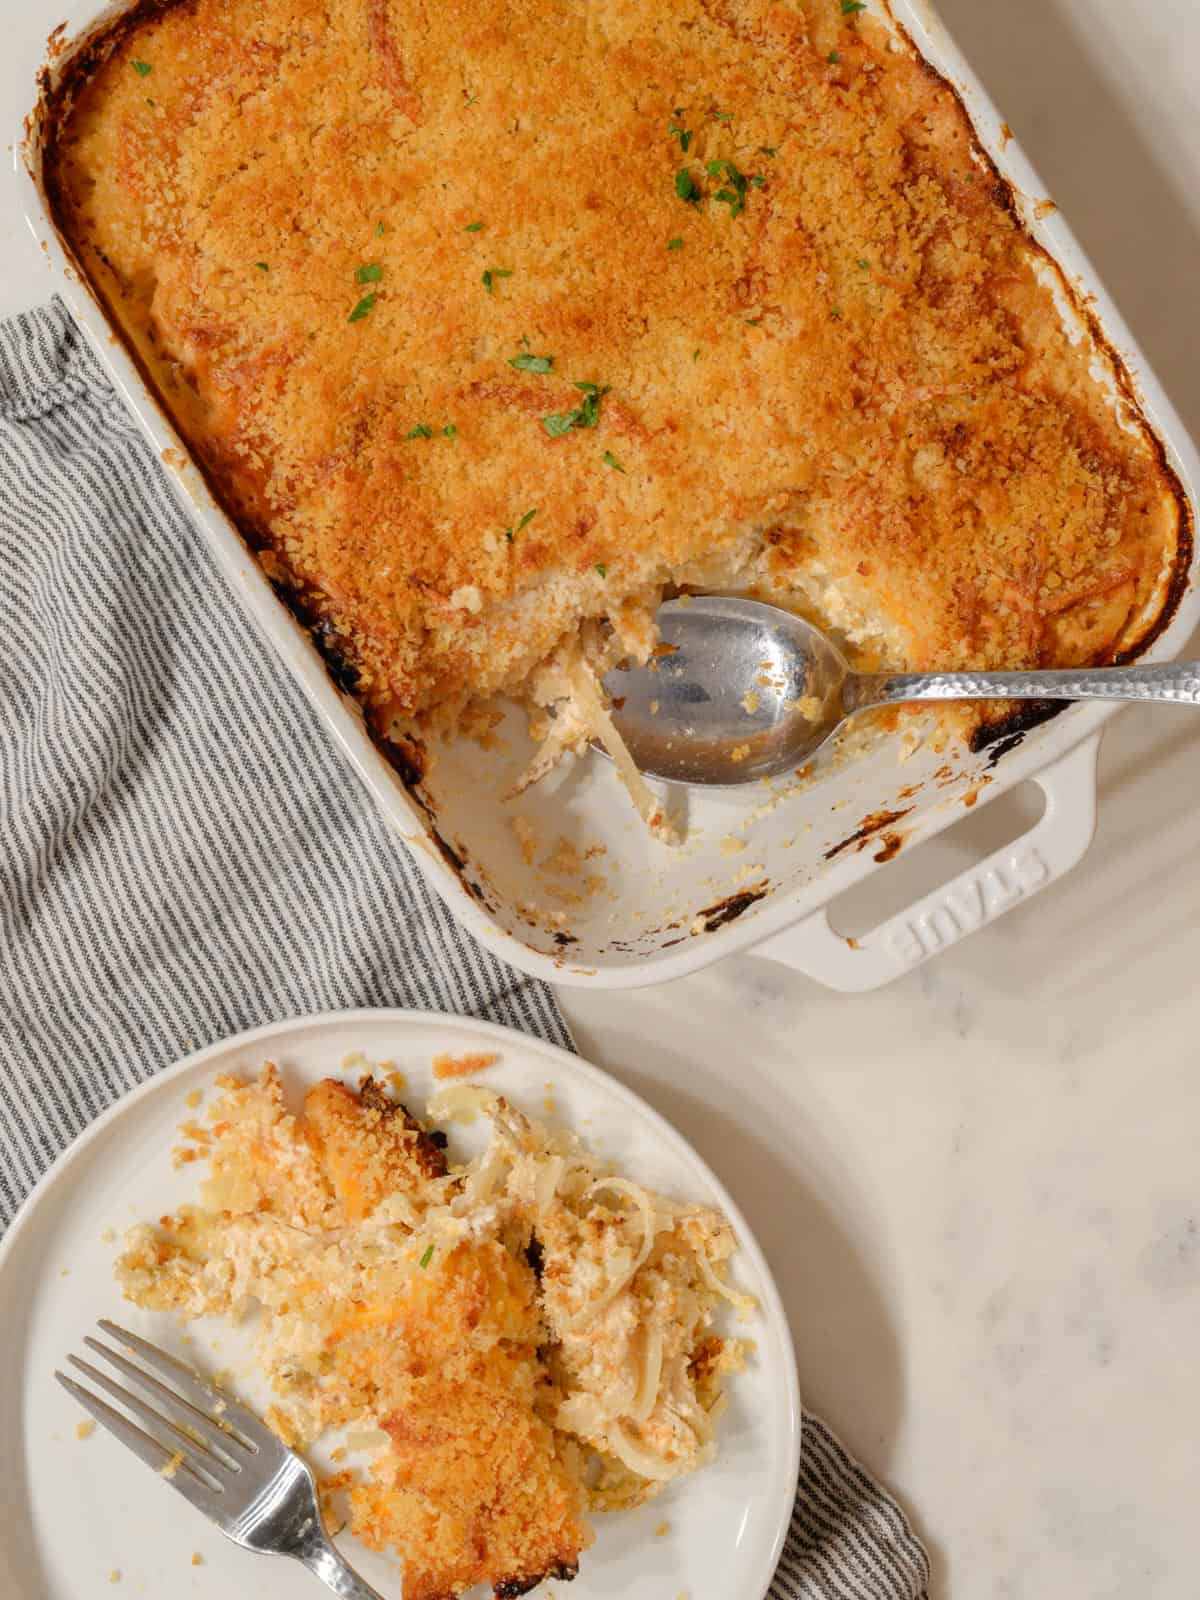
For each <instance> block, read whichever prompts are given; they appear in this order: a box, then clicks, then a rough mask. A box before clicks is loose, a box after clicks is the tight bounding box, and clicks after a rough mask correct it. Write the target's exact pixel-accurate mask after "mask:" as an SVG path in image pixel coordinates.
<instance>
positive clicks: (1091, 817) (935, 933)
mask: <svg viewBox="0 0 1200 1600" xmlns="http://www.w3.org/2000/svg"><path fill="white" fill-rule="evenodd" d="M1099 748H1100V735H1099V733H1095V734H1093V735H1091V737H1090V738H1087V739H1085V740H1083V742H1082V743H1081V744H1078V745H1076V746H1075V748H1074V749H1073V750H1068V751H1067V753H1066V755H1064V756H1060V757H1059V759H1058V760H1057V761H1055V762H1052V763H1051V765H1050V766H1048V767H1046V768H1045V769H1044V770H1043V771H1041V772H1036V773H1034V774H1033V776H1032V778H1031V780H1030V781H1031V782H1033V783H1036V784H1037V785H1038V786H1039V787H1040V788H1041V790H1042V793H1043V794H1044V796H1045V799H1046V809H1045V811H1043V813H1042V815H1041V816H1040V817H1039V818H1038V820H1037V822H1035V823H1034V825H1033V826H1032V827H1031V828H1030V829H1029V830H1028V831H1027V832H1026V833H1024V834H1022V835H1021V837H1020V838H1018V839H1014V840H1013V841H1012V842H1011V843H1010V844H1007V845H1005V846H1004V848H1003V849H1001V850H997V851H995V852H994V853H993V854H992V855H990V856H987V857H985V858H984V859H983V860H982V861H980V862H977V863H976V864H975V865H974V866H972V867H968V868H966V870H965V871H963V872H961V873H959V875H958V877H956V878H953V879H951V881H950V882H949V883H945V884H942V885H941V887H940V888H937V889H934V890H932V891H931V892H930V893H929V894H927V895H925V896H924V898H923V899H921V900H917V901H916V902H914V904H913V905H911V906H909V907H907V908H906V909H905V910H904V911H900V912H897V913H896V915H895V916H892V917H889V918H888V919H887V920H886V921H885V922H881V923H880V924H879V926H878V927H876V928H873V929H872V930H871V931H870V933H867V934H864V935H863V936H862V938H860V939H847V938H845V937H844V936H843V935H842V934H840V933H837V932H836V931H835V930H834V929H833V928H832V927H831V925H830V922H829V910H828V907H826V906H822V907H821V909H820V910H819V911H814V912H813V913H812V915H811V916H808V917H806V918H805V919H804V920H803V922H798V923H796V924H795V925H794V926H793V927H790V928H786V929H785V930H784V931H783V932H782V933H777V934H775V935H774V937H773V938H770V939H766V940H764V941H763V943H762V944H760V945H756V946H755V948H754V951H753V954H754V955H759V956H766V957H767V958H768V959H769V960H771V961H779V962H782V963H783V965H784V966H787V967H794V968H795V969H796V971H797V972H803V973H804V974H805V975H806V976H808V977H810V978H814V979H815V980H816V981H817V982H818V983H823V984H825V985H826V987H828V988H830V989H841V990H844V991H846V992H847V993H855V992H862V991H863V990H866V989H878V988H882V986H883V985H884V984H885V983H891V982H892V980H893V979H894V978H899V977H901V976H902V975H903V974H904V973H905V972H910V971H912V969H913V968H914V967H919V966H920V965H921V964H922V962H925V961H928V960H929V959H930V958H931V957H932V956H936V955H939V954H940V953H941V952H942V951H943V950H948V949H949V948H950V946H951V945H954V944H957V943H958V942H959V941H960V940H961V939H965V938H967V936H968V935H969V934H972V933H977V932H978V930H979V929H980V928H983V927H986V926H987V925H988V923H990V922H995V921H996V919H997V918H998V917H1002V916H1003V915H1004V913H1005V912H1006V911H1011V910H1012V908H1013V907H1014V906H1016V905H1020V904H1021V903H1022V902H1023V901H1026V900H1029V899H1031V898H1032V896H1033V895H1035V894H1039V893H1040V892H1041V891H1042V890H1043V889H1045V888H1047V887H1048V886H1049V885H1050V884H1052V883H1053V882H1054V881H1055V880H1056V879H1057V878H1061V877H1062V876H1063V874H1064V873H1067V872H1070V870H1071V868H1072V867H1074V866H1076V865H1077V864H1078V863H1079V862H1080V861H1081V860H1082V859H1083V856H1084V855H1085V853H1086V851H1087V848H1088V846H1089V845H1090V844H1091V842H1092V836H1093V834H1094V833H1095V831H1096V756H1097V753H1098V751H1099Z"/></svg>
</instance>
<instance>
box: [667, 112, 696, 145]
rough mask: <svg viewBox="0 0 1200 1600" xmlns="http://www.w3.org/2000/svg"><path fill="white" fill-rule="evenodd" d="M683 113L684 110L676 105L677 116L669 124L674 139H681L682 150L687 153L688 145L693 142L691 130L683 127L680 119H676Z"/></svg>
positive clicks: (669, 130)
mask: <svg viewBox="0 0 1200 1600" xmlns="http://www.w3.org/2000/svg"><path fill="white" fill-rule="evenodd" d="M682 115H683V112H682V111H681V110H680V109H679V107H678V106H676V108H675V116H674V117H672V118H671V121H670V123H669V124H668V132H669V133H670V135H671V137H672V139H678V140H679V148H680V151H681V152H682V153H683V154H684V155H687V153H688V146H689V145H690V144H691V142H692V135H691V133H690V132H689V130H688V129H687V128H685V127H683V126H682V125H681V124H680V123H679V122H678V121H676V118H678V117H682Z"/></svg>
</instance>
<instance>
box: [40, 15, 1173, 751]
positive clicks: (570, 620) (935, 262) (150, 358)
mask: <svg viewBox="0 0 1200 1600" xmlns="http://www.w3.org/2000/svg"><path fill="white" fill-rule="evenodd" d="M56 114H57V121H56V126H55V127H54V129H53V133H52V138H51V142H50V147H49V150H48V156H47V173H48V180H47V181H48V187H49V190H50V194H51V197H52V201H53V204H54V207H55V211H56V216H57V220H58V222H59V225H60V227H61V229H62V231H63V233H64V235H65V237H66V239H67V241H68V243H69V244H70V246H71V248H72V250H73V252H74V254H75V256H76V258H77V260H78V261H79V262H80V264H81V266H82V268H83V270H84V272H85V273H86V275H87V277H88V279H89V280H90V282H91V283H92V285H93V286H94V288H95V290H96V291H97V293H98V294H99V295H100V296H101V298H102V300H103V302H104V303H105V305H106V307H107V309H108V311H109V313H110V315H111V317H112V318H113V319H114V320H115V322H116V324H117V325H118V327H119V328H120V330H121V332H122V333H123V335H124V336H125V338H126V339H127V341H128V342H129V343H130V345H131V346H132V347H133V349H134V351H135V353H136V356H137V358H138V360H139V361H140V363H141V365H142V367H143V369H144V371H145V372H146V374H147V375H148V376H149V378H150V379H151V381H152V383H153V384H154V386H155V388H156V390H157V392H158V394H159V395H160V397H161V399H162V402H163V404H164V405H165V407H166V409H167V410H168V411H169V413H170V415H171V416H172V418H173V420H174V422H175V423H176V425H177V427H178V429H179V431H180V433H181V434H182V436H183V437H184V439H185V440H186V441H187V443H188V445H189V447H190V448H191V450H192V451H193V452H194V454H195V456H196V457H197V459H198V460H199V461H200V463H201V464H202V465H203V467H204V469H205V471H206V474H207V476H208V478H209V481H210V483H211V484H212V486H213V488H214V490H215V492H216V493H217V494H218V496H219V498H220V499H221V500H222V502H223V503H224V504H225V506H226V507H227V508H228V509H229V510H230V512H231V513H232V515H233V516H234V518H235V519H236V521H237V522H238V524H239V525H240V527H241V528H242V530H243V531H244V533H245V534H246V536H247V538H248V539H249V541H250V542H251V544H252V545H253V546H254V547H255V549H256V550H257V551H258V552H259V555H260V559H261V561H262V563H263V565H264V567H265V568H266V570H267V572H268V574H269V575H270V576H271V578H272V579H273V580H274V581H275V583H276V584H277V586H278V587H279V588H280V589H281V590H282V591H283V592H285V593H286V594H287V595H288V596H289V597H290V598H291V600H292V601H293V603H294V605H295V606H296V607H297V609H298V610H299V611H300V612H301V614H302V615H303V616H305V617H306V618H307V619H308V620H309V621H310V623H311V624H312V625H313V627H314V629H315V631H316V633H317V634H318V636H319V639H320V641H321V642H322V643H323V646H324V648H325V649H326V652H327V654H329V655H331V656H332V657H333V658H334V659H336V661H337V662H338V664H339V668H340V669H341V671H342V673H343V681H344V682H345V683H346V684H347V685H349V686H351V687H353V690H354V692H355V694H356V695H357V697H358V698H359V699H360V701H361V702H362V704H363V705H364V708H365V709H366V712H367V715H368V718H369V721H370V724H371V726H372V728H373V730H374V732H375V733H376V735H377V736H378V737H380V738H381V739H382V740H391V741H393V742H401V743H403V742H404V741H406V740H408V739H410V738H411V737H412V736H414V735H415V736H416V738H417V741H418V743H419V742H420V739H421V738H422V737H423V735H424V734H426V733H428V732H430V731H432V730H438V729H441V730H447V729H453V728H456V727H459V726H462V725H463V724H464V719H466V721H467V725H468V726H469V725H470V722H469V718H467V717H466V714H467V713H470V712H472V711H473V710H474V709H475V708H477V707H479V706H481V705H484V706H486V704H487V702H488V701H489V699H490V698H491V697H493V696H496V695H498V694H504V695H509V696H513V697H516V698H517V699H519V700H521V701H523V702H524V703H525V704H526V705H529V706H531V707H541V708H549V710H550V711H551V712H552V713H553V715H551V716H543V717H541V718H540V727H539V728H538V731H539V732H540V733H541V735H542V736H543V737H544V739H545V745H544V753H543V758H542V760H541V761H540V763H535V766H534V768H533V769H532V770H533V772H534V774H536V772H538V771H540V770H544V768H545V766H546V765H547V764H548V762H549V761H550V760H552V759H554V758H555V757H556V756H557V755H558V754H559V753H560V752H561V751H562V750H564V749H570V748H576V749H577V748H580V747H581V746H582V743H583V741H584V740H585V739H586V738H587V737H588V736H589V734H590V733H591V732H592V731H593V730H594V728H595V725H596V708H597V705H598V704H599V702H598V700H597V697H596V693H595V683H596V680H597V678H598V676H599V675H600V674H601V673H602V672H603V670H605V668H606V667H607V665H608V664H610V663H611V662H612V661H614V660H616V659H618V658H619V657H620V656H622V655H634V656H637V657H639V658H641V657H644V656H645V655H646V654H647V652H649V651H650V650H651V648H652V647H653V644H654V629H653V620H652V619H653V613H654V611H655V608H656V606H657V604H658V602H659V600H660V599H661V597H662V595H663V594H664V592H668V591H671V592H673V591H675V590H689V589H690V590H737V591H741V592H747V593H755V594H758V595H760V596H763V597H767V598H770V599H773V600H775V601H776V602H778V603H781V604H785V605H790V606H794V607H796V608H798V609H800V610H803V611H804V612H806V613H807V614H809V615H811V616H813V617H814V618H815V619H816V620H817V621H819V622H820V623H821V624H823V625H824V626H825V627H826V628H827V629H829V630H830V631H831V632H832V633H833V634H834V635H835V636H836V637H837V638H838V639H839V640H840V641H841V642H842V643H843V644H845V645H846V646H847V647H848V649H849V653H850V654H851V656H852V657H853V658H854V659H855V660H856V661H857V662H859V663H860V664H865V665H887V666H890V667H893V668H897V669H908V670H939V669H946V670H949V669H972V668H976V669H981V668H1006V667H1007V668H1025V667H1037V666H1051V665H1076V664H1082V663H1103V662H1108V661H1113V660H1115V659H1118V658H1120V657H1122V656H1123V655H1126V654H1128V653H1131V652H1132V651H1134V650H1135V649H1137V648H1140V647H1141V646H1142V645H1143V644H1144V643H1145V642H1146V641H1147V639H1148V638H1149V637H1150V636H1151V635H1152V634H1153V632H1154V631H1155V630H1156V629H1157V628H1158V627H1159V626H1161V624H1162V622H1163V621H1164V620H1165V618H1166V616H1167V615H1168V613H1169V611H1170V607H1171V603H1172V599H1173V595H1174V588H1175V586H1176V575H1177V573H1179V571H1180V570H1181V569H1182V566H1183V565H1184V564H1185V563H1186V557H1187V554H1188V550H1187V546H1188V540H1189V532H1188V527H1187V518H1186V512H1185V509H1184V502H1183V499H1182V496H1181V494H1180V492H1179V489H1178V485H1177V484H1176V482H1175V480H1174V477H1173V475H1172V473H1171V472H1170V470H1169V468H1168V467H1167V466H1166V464H1165V461H1164V458H1163V455H1162V451H1161V448H1160V446H1159V444H1158V442H1157V440H1156V439H1155V437H1154V436H1153V434H1152V432H1151V431H1150V429H1149V428H1148V426H1147V425H1146V423H1145V421H1144V419H1143V418H1142V417H1141V415H1140V413H1139V412H1138V411H1137V408H1136V405H1135V403H1134V401H1133V398H1132V390H1131V388H1130V387H1129V385H1128V380H1127V377H1126V375H1125V373H1124V371H1123V368H1122V367H1121V365H1120V362H1119V361H1118V359H1117V358H1116V357H1115V355H1113V353H1112V352H1111V351H1109V350H1108V349H1107V348H1106V347H1105V346H1104V344H1103V341H1102V339H1101V337H1100V335H1099V333H1098V332H1096V333H1095V335H1094V337H1085V338H1082V339H1080V338H1075V339H1074V340H1073V338H1072V335H1071V334H1070V333H1069V332H1068V325H1067V321H1066V319H1064V317H1063V316H1062V314H1061V312H1060V308H1059V306H1058V305H1057V304H1056V300H1057V299H1058V298H1060V297H1062V296H1064V295H1069V294H1070V291H1069V289H1068V287H1067V285H1066V284H1065V282H1064V280H1063V279H1062V278H1061V275H1060V274H1058V272H1057V269H1056V268H1054V266H1053V264H1052V263H1051V262H1050V261H1049V260H1048V258H1047V257H1046V256H1045V254H1044V252H1042V251H1041V250H1040V248H1039V247H1037V246H1036V245H1035V244H1034V243H1033V242H1032V241H1031V240H1030V238H1029V236H1028V235H1027V233H1026V232H1025V231H1024V229H1023V228H1022V226H1021V224H1020V221H1019V218H1018V216H1017V213H1016V210H1015V207H1014V205H1013V200H1012V195H1011V192H1010V190H1009V188H1008V186H1007V185H1006V184H1005V183H1004V182H1003V181H1002V180H1000V179H999V178H998V176H997V174H996V173H995V170H994V168H993V167H992V166H991V164H990V162H989V161H988V159H987V158H986V156H984V155H983V153H982V152H981V150H980V148H979V146H978V144H977V141H976V140H975V138H974V136H973V133H972V130H971V127H970V124H969V121H968V119H967V117H966V114H965V112H964V110H963V107H962V105H961V103H960V101H959V100H958V98H957V96H956V95H955V93H954V92H953V90H952V89H951V88H950V87H949V86H948V85H947V84H946V83H945V82H944V81H943V80H942V79H940V78H939V77H938V76H937V75H936V74H935V73H934V72H933V71H932V70H931V69H930V68H929V67H928V66H927V64H926V63H925V62H924V61H923V60H922V59H921V58H920V56H919V55H918V54H917V53H916V52H915V50H913V49H912V48H911V47H910V46H909V45H908V43H907V42H906V41H905V40H904V38H903V37H902V35H900V34H899V32H898V30H896V29H895V28H894V27H892V26H891V25H890V24H885V22H883V21H882V20H880V19H878V18H873V17H872V16H871V14H870V12H869V11H868V10H867V9H866V8H865V7H864V6H862V5H861V4H858V3H857V0H793V3H792V4H787V5H784V4H780V3H777V0H652V3H651V0H605V3H603V4H601V3H598V0H470V3H466V0H444V3H443V4H440V5H438V6H436V7H427V6H425V5H423V4H419V3H418V0H329V3H325V4H321V5H316V4H313V3H311V0H178V3H169V0H168V3H150V4H145V3H144V4H142V5H140V6H137V7H136V8H135V9H134V10H133V11H132V12H131V13H129V14H128V15H127V16H126V17H125V18H124V19H123V20H121V21H119V22H117V23H115V24H114V25H112V26H111V27H110V28H109V29H108V30H107V31H105V32H104V33H102V34H101V35H99V36H98V37H97V38H96V39H95V40H94V41H93V42H92V44H91V46H90V47H89V48H88V49H87V50H86V51H85V52H84V53H83V54H82V55H81V57H80V58H79V63H78V65H77V66H76V68H75V69H74V70H73V71H72V72H70V73H68V74H67V75H66V78H65V81H64V85H63V88H62V90H61V91H60V94H59V98H58V102H57V113H56ZM973 715H976V716H978V715H980V713H973Z"/></svg>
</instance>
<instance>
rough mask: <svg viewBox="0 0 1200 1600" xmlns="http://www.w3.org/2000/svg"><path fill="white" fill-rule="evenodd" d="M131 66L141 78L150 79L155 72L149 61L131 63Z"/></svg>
mask: <svg viewBox="0 0 1200 1600" xmlns="http://www.w3.org/2000/svg"><path fill="white" fill-rule="evenodd" d="M129 64H130V66H131V67H132V68H133V70H134V71H135V72H136V73H137V75H138V77H139V78H148V77H149V76H150V74H151V73H152V72H153V71H154V68H153V67H152V66H151V65H150V63H149V62H148V61H131V62H130V63H129Z"/></svg>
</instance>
